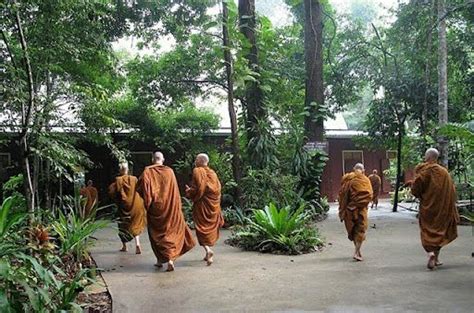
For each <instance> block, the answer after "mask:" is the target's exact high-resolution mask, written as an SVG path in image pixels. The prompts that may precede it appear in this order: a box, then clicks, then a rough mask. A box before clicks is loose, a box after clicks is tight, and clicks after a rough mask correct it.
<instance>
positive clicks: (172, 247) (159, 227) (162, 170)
mask: <svg viewBox="0 0 474 313" xmlns="http://www.w3.org/2000/svg"><path fill="white" fill-rule="evenodd" d="M164 160H165V158H164V157H163V154H162V153H161V152H155V153H154V154H153V165H150V166H147V167H146V168H145V170H144V171H143V174H142V176H140V179H139V181H138V184H139V190H140V193H141V195H142V196H143V200H144V202H145V209H146V210H147V222H148V235H149V237H150V243H151V247H152V249H153V252H154V253H155V256H156V260H157V262H156V264H155V265H156V266H157V267H162V266H163V265H162V264H163V263H166V262H168V267H167V271H168V272H171V271H174V261H175V260H176V259H177V258H178V257H179V256H181V255H183V254H185V253H186V252H187V251H189V250H191V249H192V248H193V247H194V245H195V244H196V243H195V242H194V239H193V236H192V233H191V230H190V229H189V227H188V225H187V224H186V221H185V220H184V215H183V211H182V205H181V196H180V194H179V189H178V183H177V182H176V177H175V176H174V172H173V170H172V169H171V168H169V167H168V166H165V165H163V162H164Z"/></svg>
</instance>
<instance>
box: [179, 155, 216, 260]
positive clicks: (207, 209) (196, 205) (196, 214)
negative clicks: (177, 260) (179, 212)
mask: <svg viewBox="0 0 474 313" xmlns="http://www.w3.org/2000/svg"><path fill="white" fill-rule="evenodd" d="M208 164H209V157H208V156H207V154H204V153H201V154H198V155H197V157H196V161H195V165H196V167H195V168H194V170H193V180H192V183H191V187H190V186H188V185H186V197H188V198H189V199H191V200H192V201H193V220H194V225H195V226H196V235H197V238H198V241H199V244H200V245H201V246H203V247H204V250H205V251H206V256H205V257H204V261H206V262H207V265H211V264H212V262H213V261H214V260H213V256H214V251H212V250H211V247H212V246H214V245H215V244H216V242H217V240H218V239H219V228H220V227H222V226H223V225H224V219H223V217H222V211H221V183H220V182H219V178H218V177H217V174H216V173H215V172H214V171H213V170H212V169H210V168H209V167H208Z"/></svg>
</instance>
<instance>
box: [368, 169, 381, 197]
mask: <svg viewBox="0 0 474 313" xmlns="http://www.w3.org/2000/svg"><path fill="white" fill-rule="evenodd" d="M369 180H370V184H371V185H372V192H373V196H372V201H373V202H374V203H375V204H377V203H378V202H379V194H380V187H381V186H382V180H381V179H380V176H379V175H377V174H370V175H369Z"/></svg>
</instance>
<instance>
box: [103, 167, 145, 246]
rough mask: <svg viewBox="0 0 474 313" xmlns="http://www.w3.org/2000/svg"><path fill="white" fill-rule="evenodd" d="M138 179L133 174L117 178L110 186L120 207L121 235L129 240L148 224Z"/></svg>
mask: <svg viewBox="0 0 474 313" xmlns="http://www.w3.org/2000/svg"><path fill="white" fill-rule="evenodd" d="M137 182H138V179H137V178H136V177H135V176H131V175H122V176H118V177H116V178H115V182H114V183H112V184H111V185H110V186H109V196H110V198H111V199H112V200H114V201H115V203H116V204H117V207H118V209H119V222H118V227H119V237H120V239H121V240H122V242H128V241H130V240H132V239H133V237H135V236H138V235H140V234H141V233H142V231H143V229H144V228H145V226H146V211H145V206H144V204H143V199H142V197H141V196H140V195H139V194H138V192H137V190H136V188H137Z"/></svg>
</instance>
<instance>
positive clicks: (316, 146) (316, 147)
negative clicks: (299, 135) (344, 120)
mask: <svg viewBox="0 0 474 313" xmlns="http://www.w3.org/2000/svg"><path fill="white" fill-rule="evenodd" d="M328 147H329V145H328V142H327V141H309V142H307V143H306V144H305V145H304V148H305V149H306V150H307V151H322V152H326V153H328V151H329V149H328Z"/></svg>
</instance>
